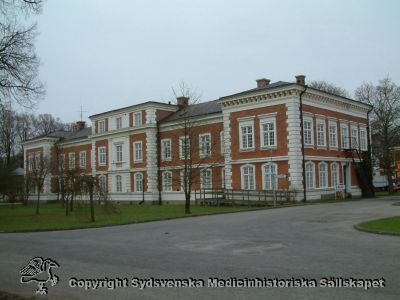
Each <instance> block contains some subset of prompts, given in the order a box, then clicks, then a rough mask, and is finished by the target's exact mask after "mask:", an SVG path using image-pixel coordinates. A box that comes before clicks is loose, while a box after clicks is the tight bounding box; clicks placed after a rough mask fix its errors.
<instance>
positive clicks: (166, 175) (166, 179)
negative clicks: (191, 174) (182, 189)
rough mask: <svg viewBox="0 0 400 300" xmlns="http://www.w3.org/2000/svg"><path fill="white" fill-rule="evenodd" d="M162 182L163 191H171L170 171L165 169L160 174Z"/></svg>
mask: <svg viewBox="0 0 400 300" xmlns="http://www.w3.org/2000/svg"><path fill="white" fill-rule="evenodd" d="M162 183H163V191H165V192H171V191H172V172H169V171H165V172H163V176H162Z"/></svg>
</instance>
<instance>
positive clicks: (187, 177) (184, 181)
mask: <svg viewBox="0 0 400 300" xmlns="http://www.w3.org/2000/svg"><path fill="white" fill-rule="evenodd" d="M186 174H187V175H186ZM190 174H191V171H190V170H189V169H183V170H181V187H180V188H181V191H185V187H186V190H188V189H189V181H190Z"/></svg>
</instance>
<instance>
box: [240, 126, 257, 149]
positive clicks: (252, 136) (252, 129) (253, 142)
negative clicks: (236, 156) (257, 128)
mask: <svg viewBox="0 0 400 300" xmlns="http://www.w3.org/2000/svg"><path fill="white" fill-rule="evenodd" d="M244 127H250V128H251V134H249V133H246V144H247V145H246V147H245V145H244V144H243V132H242V128H244ZM249 137H251V146H249V140H250V139H249ZM239 143H240V150H242V151H250V150H254V149H255V140H254V119H251V120H242V121H239Z"/></svg>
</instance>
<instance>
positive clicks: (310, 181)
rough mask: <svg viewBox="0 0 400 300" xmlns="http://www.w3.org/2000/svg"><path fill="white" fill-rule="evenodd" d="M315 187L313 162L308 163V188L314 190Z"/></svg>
mask: <svg viewBox="0 0 400 300" xmlns="http://www.w3.org/2000/svg"><path fill="white" fill-rule="evenodd" d="M313 187H314V164H313V163H312V162H308V163H306V188H307V189H312V188H313Z"/></svg>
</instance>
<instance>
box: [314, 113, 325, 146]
mask: <svg viewBox="0 0 400 300" xmlns="http://www.w3.org/2000/svg"><path fill="white" fill-rule="evenodd" d="M316 124H317V126H316V129H317V147H322V148H326V122H325V120H321V119H317V123H316ZM320 126H322V132H321V131H320V130H319V128H320ZM320 133H321V134H322V140H321V139H320Z"/></svg>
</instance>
